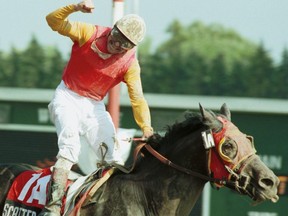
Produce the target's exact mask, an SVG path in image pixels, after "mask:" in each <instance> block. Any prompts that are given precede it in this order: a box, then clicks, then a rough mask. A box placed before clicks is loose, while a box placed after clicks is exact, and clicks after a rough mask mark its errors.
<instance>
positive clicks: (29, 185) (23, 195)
mask: <svg viewBox="0 0 288 216" xmlns="http://www.w3.org/2000/svg"><path fill="white" fill-rule="evenodd" d="M106 172H107V170H105V171H103V170H102V169H98V170H96V171H94V172H93V173H91V174H89V175H87V176H80V175H78V174H76V173H74V172H71V174H70V175H69V180H68V182H67V185H66V195H65V197H64V198H63V200H62V201H63V205H62V215H71V214H70V213H69V212H71V211H73V209H74V206H75V204H76V200H81V196H83V195H85V194H86V195H87V193H88V192H89V191H90V189H91V188H93V186H94V185H95V184H97V182H98V181H99V178H101V177H103V176H104V174H105V173H106ZM50 178H51V169H50V168H45V169H42V170H37V171H35V170H29V171H25V172H23V173H21V174H20V175H19V176H17V177H16V178H15V180H14V182H13V184H12V186H11V188H10V189H9V192H8V195H7V197H6V200H5V205H4V209H3V214H2V216H18V215H21V216H22V215H23V216H24V215H25V216H26V215H27V216H28V215H29V216H37V215H38V214H39V213H40V212H41V210H42V208H44V206H45V204H46V196H47V189H48V183H49V180H50ZM86 195H85V197H86ZM82 202H84V200H83V199H82ZM80 207H81V206H80ZM78 208H79V206H78ZM74 212H75V210H74ZM63 213H64V214H63Z"/></svg>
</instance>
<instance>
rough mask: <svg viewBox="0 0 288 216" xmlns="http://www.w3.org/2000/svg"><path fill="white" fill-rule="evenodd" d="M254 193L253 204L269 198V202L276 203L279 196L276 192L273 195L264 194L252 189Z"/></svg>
mask: <svg viewBox="0 0 288 216" xmlns="http://www.w3.org/2000/svg"><path fill="white" fill-rule="evenodd" d="M253 195H254V198H253V200H254V202H253V205H258V204H260V203H262V202H264V201H266V200H271V202H273V203H276V202H277V201H278V200H279V196H278V195H277V194H274V195H270V196H269V195H266V194H264V193H263V192H261V191H254V192H253Z"/></svg>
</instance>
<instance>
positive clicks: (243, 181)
mask: <svg viewBox="0 0 288 216" xmlns="http://www.w3.org/2000/svg"><path fill="white" fill-rule="evenodd" d="M200 110H201V114H202V117H203V123H204V124H205V125H206V126H207V128H208V129H210V130H211V134H212V137H213V138H212V139H211V140H212V141H211V142H212V143H210V144H208V147H207V145H206V149H207V151H209V154H208V170H209V174H210V176H212V178H214V183H215V185H216V186H217V187H221V186H227V187H229V188H232V189H234V190H236V191H238V192H239V193H240V194H247V195H249V196H250V197H251V198H252V199H253V200H254V201H255V203H260V202H262V201H265V200H271V201H272V202H277V201H278V199H279V197H278V196H277V187H278V184H279V179H278V178H277V177H276V176H275V175H274V173H273V172H272V171H271V170H270V169H269V168H268V167H267V166H266V165H265V164H264V163H263V162H262V161H261V160H260V158H259V157H258V156H257V155H256V150H255V147H254V142H253V137H252V136H248V135H246V134H244V133H242V132H241V131H240V130H239V129H238V128H237V127H236V126H235V125H234V124H233V123H232V122H231V113H230V111H229V109H228V108H227V106H226V104H223V105H222V107H221V110H220V114H219V115H216V114H214V113H213V112H211V111H206V110H205V109H204V108H203V107H202V106H201V105H200ZM202 135H203V134H202ZM205 135H207V134H205V133H204V136H205ZM204 142H205V140H204ZM206 142H207V140H206Z"/></svg>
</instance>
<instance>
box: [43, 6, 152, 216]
mask: <svg viewBox="0 0 288 216" xmlns="http://www.w3.org/2000/svg"><path fill="white" fill-rule="evenodd" d="M93 8H94V6H93V3H92V4H91V2H90V3H89V1H83V2H80V3H78V4H71V5H68V6H65V7H61V8H59V9H57V10H56V11H54V12H52V13H50V14H48V15H47V17H46V20H47V22H48V25H49V26H50V27H51V29H52V30H54V31H57V32H58V33H59V34H61V35H64V36H67V37H69V38H70V39H71V40H72V41H73V46H72V51H71V56H70V60H69V62H68V63H67V66H66V67H65V69H64V72H63V75H62V81H61V82H60V84H59V85H58V87H57V88H56V91H55V94H54V97H53V99H52V101H51V102H50V103H49V105H48V108H49V112H50V116H51V119H52V121H53V122H54V124H55V127H56V131H57V135H58V147H59V152H58V154H57V161H56V164H55V166H54V167H53V171H52V176H51V180H50V183H49V188H48V193H49V194H48V200H47V204H46V206H45V208H44V209H43V210H42V212H41V213H40V216H52V215H53V216H56V215H57V216H58V215H60V209H61V200H62V198H63V196H64V190H65V185H66V182H67V178H68V173H69V171H70V169H71V167H72V165H73V164H76V163H77V162H78V157H79V153H80V146H81V141H82V140H83V138H84V139H85V141H86V142H88V143H89V144H90V145H91V146H92V147H93V149H94V151H95V154H96V155H97V157H98V158H97V159H98V160H99V163H100V162H101V161H102V159H103V158H102V156H103V144H104V146H105V151H106V156H105V163H108V164H111V163H112V162H113V163H118V164H123V161H122V159H121V157H120V153H119V147H118V145H117V142H116V131H115V127H114V125H113V122H112V119H111V116H110V115H109V113H108V112H107V111H106V109H105V104H104V102H103V98H104V97H105V95H106V94H107V92H108V91H109V90H110V89H111V88H112V87H114V86H115V85H117V84H118V83H120V82H124V83H126V85H127V88H128V93H129V97H130V102H131V105H132V109H133V115H134V118H135V121H136V123H137V124H138V125H139V127H140V128H141V130H142V132H143V137H145V138H148V137H150V136H151V135H152V134H153V128H152V127H151V117H150V111H149V107H148V104H147V102H146V100H145V98H144V96H143V90H142V84H141V78H140V66H139V62H138V60H137V58H136V54H135V52H136V50H135V49H136V48H135V47H136V45H138V44H139V42H141V41H142V39H143V38H144V34H145V29H146V28H145V23H144V21H143V20H142V18H140V17H139V16H137V15H135V14H129V15H126V16H124V17H123V18H121V19H120V20H119V21H117V22H116V23H115V25H114V26H113V27H112V28H110V27H103V26H98V25H92V24H87V23H82V22H72V21H69V20H68V19H67V17H68V16H69V15H70V14H71V13H74V12H77V11H81V12H83V13H92V10H93ZM80 137H81V138H82V139H80Z"/></svg>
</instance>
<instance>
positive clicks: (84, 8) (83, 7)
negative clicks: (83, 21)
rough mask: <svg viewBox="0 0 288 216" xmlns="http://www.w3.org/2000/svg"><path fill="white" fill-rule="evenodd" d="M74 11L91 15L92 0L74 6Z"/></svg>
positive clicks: (85, 0)
mask: <svg viewBox="0 0 288 216" xmlns="http://www.w3.org/2000/svg"><path fill="white" fill-rule="evenodd" d="M74 8H75V10H76V11H81V12H82V13H92V11H93V9H94V8H95V7H94V4H93V2H92V0H84V1H82V2H80V3H78V4H76V5H74Z"/></svg>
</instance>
